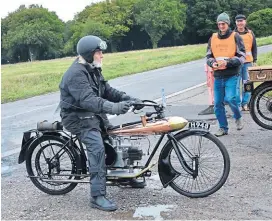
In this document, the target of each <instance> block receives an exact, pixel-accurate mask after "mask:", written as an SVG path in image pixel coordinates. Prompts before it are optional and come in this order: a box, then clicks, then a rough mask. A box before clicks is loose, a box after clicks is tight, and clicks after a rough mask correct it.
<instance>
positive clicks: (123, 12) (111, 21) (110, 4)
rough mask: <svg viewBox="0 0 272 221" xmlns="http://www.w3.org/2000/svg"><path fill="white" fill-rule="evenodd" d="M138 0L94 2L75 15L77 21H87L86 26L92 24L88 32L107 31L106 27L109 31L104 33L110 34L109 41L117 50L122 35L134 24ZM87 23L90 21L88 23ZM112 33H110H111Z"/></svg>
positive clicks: (114, 49) (113, 48) (113, 49)
mask: <svg viewBox="0 0 272 221" xmlns="http://www.w3.org/2000/svg"><path fill="white" fill-rule="evenodd" d="M135 1H136V0H112V1H109V0H107V1H104V2H99V3H95V4H92V5H90V6H88V7H86V8H85V9H84V10H83V11H82V12H80V13H78V14H77V15H76V16H75V19H76V21H77V22H81V23H85V24H86V26H85V32H86V28H87V27H88V26H89V27H90V26H91V27H92V28H91V29H90V30H89V31H88V33H92V32H91V30H94V29H96V31H97V30H98V29H99V30H100V33H101V31H102V29H104V30H103V31H102V32H105V31H106V30H105V29H106V28H107V29H109V31H106V32H108V33H104V34H102V35H106V36H109V37H108V39H107V40H108V41H109V43H110V45H111V48H112V51H116V46H117V44H118V42H119V41H120V39H121V37H122V36H124V35H125V34H126V33H127V32H128V31H129V30H130V26H131V25H132V23H133V21H132V7H133V5H134V2H135ZM87 23H90V24H89V25H87ZM95 25H101V27H95ZM109 33H110V35H109Z"/></svg>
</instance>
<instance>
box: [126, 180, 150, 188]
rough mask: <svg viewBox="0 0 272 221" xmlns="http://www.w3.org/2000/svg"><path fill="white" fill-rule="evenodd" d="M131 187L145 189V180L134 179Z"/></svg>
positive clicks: (131, 181) (130, 184)
mask: <svg viewBox="0 0 272 221" xmlns="http://www.w3.org/2000/svg"><path fill="white" fill-rule="evenodd" d="M129 186H131V187H132V188H144V187H145V186H146V182H145V180H138V179H136V178H133V179H131V180H130V182H129Z"/></svg>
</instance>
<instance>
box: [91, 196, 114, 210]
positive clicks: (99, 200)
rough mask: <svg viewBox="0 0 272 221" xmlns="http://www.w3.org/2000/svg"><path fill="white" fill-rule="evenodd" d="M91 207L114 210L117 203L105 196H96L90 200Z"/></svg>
mask: <svg viewBox="0 0 272 221" xmlns="http://www.w3.org/2000/svg"><path fill="white" fill-rule="evenodd" d="M91 204H92V205H91V206H92V208H96V209H100V210H103V211H115V210H117V205H116V204H115V203H114V202H113V201H111V200H108V199H107V198H106V197H105V196H96V197H93V199H92V200H91Z"/></svg>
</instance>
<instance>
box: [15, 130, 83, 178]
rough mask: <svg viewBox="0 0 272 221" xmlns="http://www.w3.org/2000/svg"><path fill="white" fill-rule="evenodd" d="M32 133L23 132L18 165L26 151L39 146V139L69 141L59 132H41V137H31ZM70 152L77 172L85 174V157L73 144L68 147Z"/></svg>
mask: <svg viewBox="0 0 272 221" xmlns="http://www.w3.org/2000/svg"><path fill="white" fill-rule="evenodd" d="M32 132H33V131H26V132H24V136H23V140H22V145H21V151H20V154H19V159H18V163H19V164H21V163H23V162H24V161H25V159H26V154H27V151H28V150H29V149H30V148H31V147H32V146H37V145H38V144H39V142H40V141H39V139H41V138H46V139H48V140H50V139H54V138H55V139H59V140H60V141H61V142H67V141H68V140H69V138H68V137H66V136H64V135H62V134H61V133H59V132H43V133H42V135H37V133H36V132H34V134H33V136H31V134H32ZM69 149H70V151H71V152H72V153H73V155H74V156H75V158H76V166H77V169H78V171H81V172H82V173H83V174H86V171H87V167H86V157H85V154H84V153H81V151H80V149H79V147H78V146H77V145H76V144H75V143H73V144H72V146H71V144H70V145H69Z"/></svg>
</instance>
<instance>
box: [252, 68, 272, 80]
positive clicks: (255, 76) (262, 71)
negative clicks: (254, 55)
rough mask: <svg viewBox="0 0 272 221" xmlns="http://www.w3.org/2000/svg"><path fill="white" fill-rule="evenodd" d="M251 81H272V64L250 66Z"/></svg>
mask: <svg viewBox="0 0 272 221" xmlns="http://www.w3.org/2000/svg"><path fill="white" fill-rule="evenodd" d="M248 73H249V79H250V81H261V82H264V81H272V65H266V66H256V67H249V68H248Z"/></svg>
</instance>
